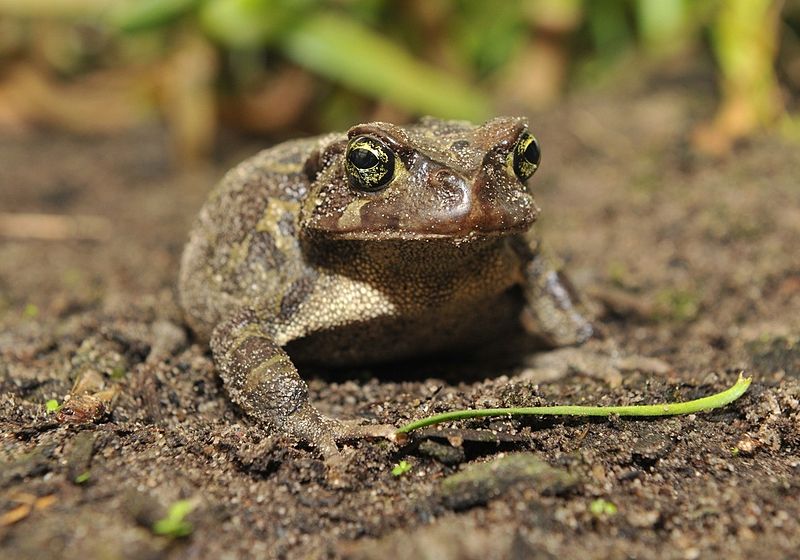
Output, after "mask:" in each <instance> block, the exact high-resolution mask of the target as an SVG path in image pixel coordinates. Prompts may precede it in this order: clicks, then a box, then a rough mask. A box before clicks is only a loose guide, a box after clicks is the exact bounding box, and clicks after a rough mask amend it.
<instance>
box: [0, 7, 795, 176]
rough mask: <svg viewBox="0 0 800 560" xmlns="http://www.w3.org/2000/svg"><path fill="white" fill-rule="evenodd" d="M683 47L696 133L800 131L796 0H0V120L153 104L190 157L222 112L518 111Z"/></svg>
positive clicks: (388, 116) (199, 153)
mask: <svg viewBox="0 0 800 560" xmlns="http://www.w3.org/2000/svg"><path fill="white" fill-rule="evenodd" d="M687 61H692V63H695V64H698V65H700V66H701V67H702V69H703V71H704V72H705V73H706V74H707V76H708V80H709V82H711V83H713V84H716V87H717V90H718V104H717V108H716V112H715V114H713V113H710V114H709V115H708V120H707V122H704V123H698V127H697V129H696V131H695V134H694V135H693V138H692V145H693V146H694V147H695V148H696V149H698V150H701V151H705V152H711V153H715V154H721V153H725V152H726V151H728V150H730V148H731V146H733V145H734V143H735V142H736V141H737V140H739V139H741V138H746V137H748V136H750V135H752V134H754V133H756V132H758V131H760V130H763V129H769V128H776V129H778V130H781V131H784V132H786V133H789V134H793V133H794V132H793V131H794V130H795V129H796V128H797V126H796V125H795V124H794V123H795V121H794V120H793V119H792V118H791V117H790V116H789V115H790V112H791V108H792V105H793V99H794V97H795V94H796V92H797V91H798V90H800V2H780V1H774V0H727V1H722V0H720V1H713V0H708V1H692V0H522V1H519V2H513V1H504V0H497V1H491V0H407V1H389V0H338V1H322V0H0V129H9V128H10V129H25V128H26V127H33V126H41V125H47V126H56V127H61V128H65V129H68V130H71V131H75V132H79V133H90V134H91V133H113V132H115V131H120V130H123V129H125V128H129V127H134V126H138V125H140V124H142V123H144V122H149V121H153V120H154V119H157V120H160V121H163V122H164V123H166V126H167V128H168V130H169V133H170V138H171V139H172V146H173V150H174V155H175V159H176V161H178V162H180V163H182V164H186V165H188V164H192V163H193V162H199V161H203V160H204V159H205V158H207V157H208V156H209V155H210V154H211V153H212V152H213V148H214V145H215V142H216V141H218V139H219V134H220V130H221V129H223V128H224V129H233V130H236V131H242V132H247V133H254V134H259V135H264V136H266V137H268V138H270V139H279V138H285V137H289V136H293V135H297V134H305V133H315V132H321V131H329V130H337V129H343V128H346V127H347V126H349V125H351V124H353V123H355V122H360V121H366V120H378V119H380V120H392V121H407V120H411V119H414V118H415V117H418V116H420V115H424V114H432V115H436V116H440V117H447V118H460V119H469V120H473V121H481V120H483V119H486V118H488V117H490V116H492V115H495V114H530V113H535V112H537V111H542V110H546V108H547V107H548V106H550V105H552V104H554V103H556V102H558V101H559V99H561V98H562V97H563V96H564V95H566V94H568V93H569V92H571V91H575V90H586V89H587V88H597V87H602V85H603V84H607V83H611V82H614V81H615V80H618V79H619V78H620V76H623V75H625V74H626V73H627V74H630V73H644V74H653V73H658V72H659V71H661V69H664V68H670V67H671V66H674V65H676V64H687Z"/></svg>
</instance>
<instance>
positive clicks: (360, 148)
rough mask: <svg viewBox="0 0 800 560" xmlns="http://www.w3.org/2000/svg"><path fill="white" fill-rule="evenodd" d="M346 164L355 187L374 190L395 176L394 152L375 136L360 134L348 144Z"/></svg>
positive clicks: (351, 182) (383, 185)
mask: <svg viewBox="0 0 800 560" xmlns="http://www.w3.org/2000/svg"><path fill="white" fill-rule="evenodd" d="M344 165H345V169H346V170H347V177H348V179H349V180H350V184H351V185H352V186H353V187H354V188H357V189H360V190H362V191H369V192H374V191H377V190H380V189H382V188H383V187H385V186H386V185H388V184H389V182H390V181H391V180H392V178H393V177H394V152H392V150H390V149H389V148H387V147H386V146H385V145H384V144H383V143H382V142H380V141H379V140H377V139H375V138H370V137H369V136H359V137H358V138H355V139H354V140H352V141H351V142H350V144H349V145H348V146H347V154H346V156H345V160H344Z"/></svg>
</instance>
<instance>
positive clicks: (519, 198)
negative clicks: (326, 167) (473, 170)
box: [306, 188, 539, 241]
mask: <svg viewBox="0 0 800 560" xmlns="http://www.w3.org/2000/svg"><path fill="white" fill-rule="evenodd" d="M502 195H503V196H500V193H498V192H497V191H493V192H492V193H491V195H483V196H477V195H473V194H472V193H470V194H469V195H467V196H464V197H463V198H462V200H460V201H457V202H456V203H454V202H453V201H452V200H450V201H448V203H447V204H437V203H436V202H437V201H431V200H422V201H409V200H402V201H398V200H395V199H393V198H376V199H359V200H356V201H353V202H351V203H350V204H348V205H347V206H346V207H345V208H344V209H343V210H342V211H341V212H340V213H339V214H338V215H326V216H317V217H316V219H312V220H311V223H309V224H307V228H306V229H307V230H308V231H310V232H313V233H318V234H322V235H324V236H325V237H328V238H336V239H358V240H367V239H369V240H382V239H383V240H388V239H405V240H414V239H454V240H459V241H468V240H470V239H481V238H485V237H495V236H503V235H511V234H514V233H522V232H525V231H527V230H529V229H530V228H531V226H532V225H533V223H534V222H535V221H536V218H537V217H538V215H539V208H538V207H537V206H536V203H535V202H534V200H533V197H532V196H531V195H530V193H528V192H527V191H526V190H524V189H521V188H517V189H513V190H509V191H508V192H507V193H502Z"/></svg>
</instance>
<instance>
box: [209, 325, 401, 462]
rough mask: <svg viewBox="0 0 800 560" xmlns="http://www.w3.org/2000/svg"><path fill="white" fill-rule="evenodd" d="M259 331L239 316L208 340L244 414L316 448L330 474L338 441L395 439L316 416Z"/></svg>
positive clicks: (382, 429) (281, 354) (281, 355)
mask: <svg viewBox="0 0 800 560" xmlns="http://www.w3.org/2000/svg"><path fill="white" fill-rule="evenodd" d="M263 325H264V322H263V321H262V320H260V319H259V318H258V317H257V315H256V313H255V312H253V311H252V310H244V311H242V312H240V313H238V314H236V315H234V316H233V317H232V318H231V319H228V320H227V321H225V322H223V323H221V324H220V325H219V326H218V327H217V328H216V329H215V330H214V334H213V335H212V337H211V350H212V352H213V354H214V362H215V364H216V366H217V369H218V370H219V372H220V377H222V380H223V382H224V384H225V388H226V390H227V392H228V394H229V395H230V398H231V400H232V401H233V402H235V403H236V404H238V405H239V406H240V407H241V408H242V410H244V412H245V413H247V414H248V415H249V416H251V417H253V418H255V419H256V420H258V421H260V422H263V423H266V424H268V425H270V426H272V427H273V428H274V429H276V430H277V431H279V432H281V433H284V434H286V435H289V436H292V437H295V438H297V439H299V440H301V441H304V442H307V443H310V444H311V445H313V446H315V447H317V448H318V449H319V450H320V452H321V453H322V455H323V457H324V458H325V462H326V463H327V464H328V466H329V467H333V468H337V467H339V466H341V463H342V459H341V454H340V453H339V449H338V448H337V446H336V442H337V441H339V440H345V439H354V438H361V437H391V436H392V435H393V434H394V431H395V429H394V427H392V426H382V425H355V424H352V423H349V422H340V421H338V420H334V419H332V418H327V417H325V416H323V415H322V414H320V413H319V411H317V409H316V408H314V406H312V405H311V403H310V402H309V400H308V386H307V385H306V383H305V381H303V380H302V379H301V378H300V375H299V374H298V373H297V369H296V368H295V367H294V364H292V361H291V359H290V358H289V356H288V354H286V352H285V351H284V350H283V348H281V347H280V346H278V344H276V343H275V341H274V338H273V337H272V336H270V334H269V333H268V332H267V331H266V330H265V328H264V326H263Z"/></svg>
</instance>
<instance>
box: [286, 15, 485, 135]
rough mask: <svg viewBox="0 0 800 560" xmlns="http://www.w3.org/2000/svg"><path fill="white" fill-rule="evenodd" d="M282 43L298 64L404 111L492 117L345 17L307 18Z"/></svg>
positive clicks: (445, 79)
mask: <svg viewBox="0 0 800 560" xmlns="http://www.w3.org/2000/svg"><path fill="white" fill-rule="evenodd" d="M282 44H283V47H284V51H285V53H286V55H287V56H288V57H289V58H290V59H292V60H294V61H295V62H297V63H298V64H300V65H302V66H305V67H307V68H310V69H311V70H313V71H314V72H317V73H318V74H322V75H324V76H327V77H328V78H331V79H333V80H336V81H338V82H341V83H343V84H346V85H347V86H348V87H350V88H353V89H354V90H357V91H360V92H362V93H365V94H367V95H371V96H374V97H376V98H379V99H382V100H385V101H388V102H390V103H392V104H394V105H396V106H398V107H401V108H403V109H406V110H408V111H412V112H414V113H427V114H431V115H434V116H438V117H442V118H462V119H469V120H474V121H480V120H484V119H486V118H487V117H488V116H489V114H490V104H489V100H488V99H487V98H486V97H485V96H484V95H483V94H481V93H478V92H477V91H475V90H472V89H470V87H469V86H468V85H467V84H465V83H463V82H461V81H459V80H458V79H456V78H454V77H453V76H450V75H448V74H447V73H446V72H445V71H443V70H438V69H436V68H433V67H431V66H428V65H427V64H424V63H422V62H420V61H418V60H416V59H414V58H413V57H412V56H411V55H409V53H408V52H406V51H405V50H403V49H402V48H401V47H399V46H398V45H396V44H395V43H392V42H391V41H387V40H386V39H384V38H383V37H381V36H380V35H379V34H378V33H376V32H374V31H372V30H370V29H368V28H366V27H363V26H361V25H359V24H358V23H356V22H354V21H352V20H349V19H347V18H346V17H341V16H338V15H336V14H332V13H328V14H318V15H314V16H311V17H309V18H308V19H306V20H305V21H302V22H300V23H299V24H298V25H297V26H296V27H294V28H292V29H291V30H289V32H288V33H287V34H286V36H285V37H284V38H283V42H282Z"/></svg>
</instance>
